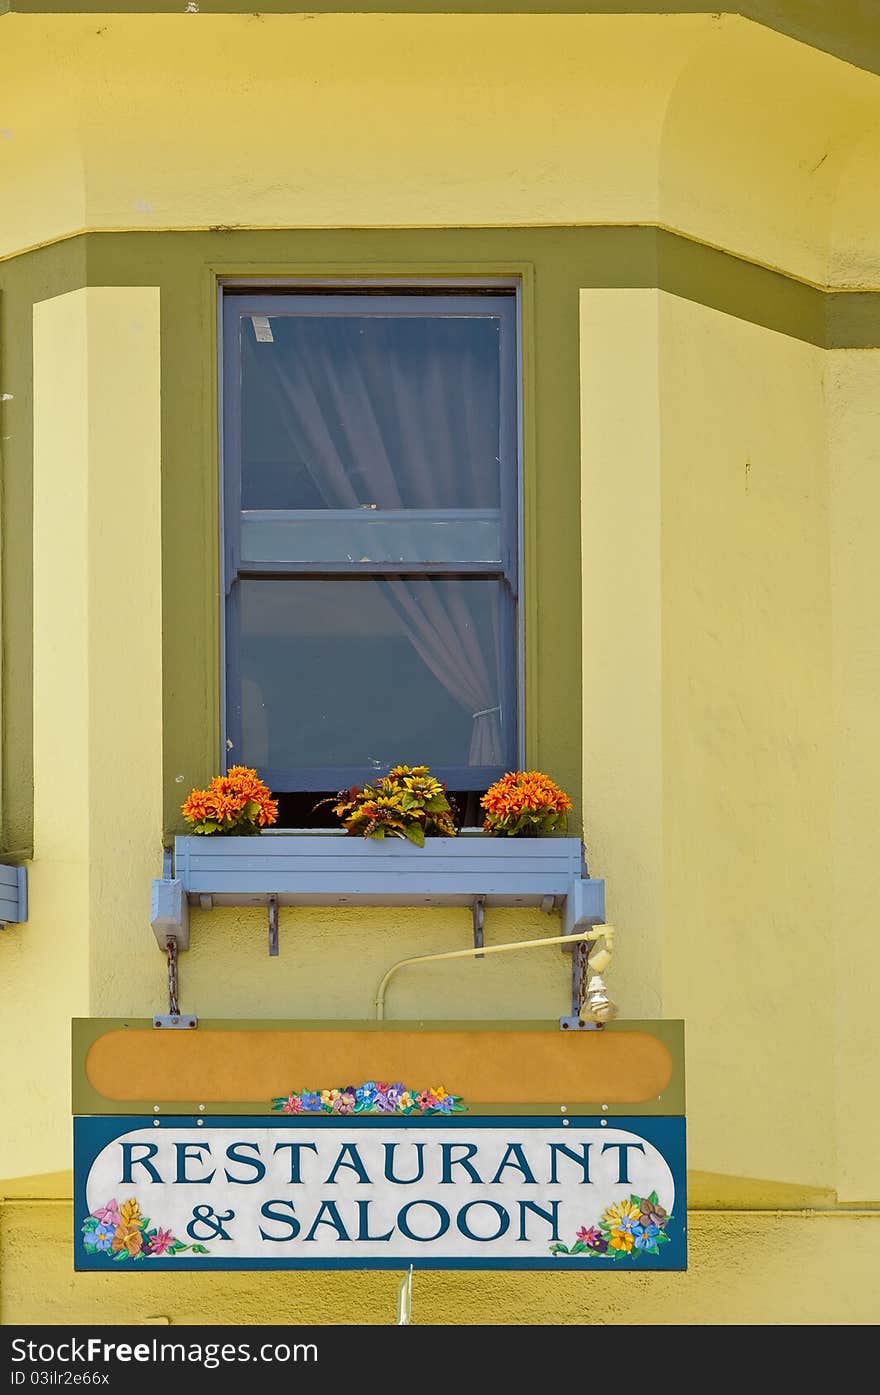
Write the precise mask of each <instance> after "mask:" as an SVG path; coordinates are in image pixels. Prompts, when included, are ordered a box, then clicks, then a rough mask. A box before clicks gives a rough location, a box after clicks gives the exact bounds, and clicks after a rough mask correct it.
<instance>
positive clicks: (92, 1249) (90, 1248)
mask: <svg viewBox="0 0 880 1395" xmlns="http://www.w3.org/2000/svg"><path fill="white" fill-rule="evenodd" d="M83 1249H84V1250H85V1252H86V1254H87V1255H96V1254H97V1253H98V1247H97V1245H90V1244H89V1243H88V1242H87V1241H83Z"/></svg>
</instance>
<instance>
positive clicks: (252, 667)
mask: <svg viewBox="0 0 880 1395" xmlns="http://www.w3.org/2000/svg"><path fill="white" fill-rule="evenodd" d="M235 597H236V599H235V604H234V606H233V608H232V612H231V626H230V646H231V648H232V649H233V650H234V651H235V654H236V656H237V663H238V672H239V674H240V681H239V682H238V683H237V684H236V687H235V688H234V689H233V691H232V692H231V693H230V705H231V709H232V710H231V712H230V717H231V719H232V720H231V724H230V725H231V730H232V732H233V733H237V736H236V738H235V740H236V745H235V746H234V749H232V750H231V751H230V752H229V760H230V762H243V763H244V764H246V765H254V766H257V767H258V768H259V769H260V770H261V771H263V772H266V773H268V775H269V777H270V781H271V783H272V784H273V785H274V787H275V788H277V789H284V788H292V789H296V788H310V787H311V788H317V789H320V788H327V787H328V786H327V783H326V782H325V783H323V784H322V783H320V782H319V781H318V782H315V783H312V784H311V785H309V784H308V783H305V784H297V780H296V778H291V779H290V780H289V781H288V782H286V783H285V775H284V772H295V771H303V770H309V771H314V770H316V769H317V768H319V767H326V768H330V769H331V770H332V769H333V768H340V769H342V768H346V767H354V768H357V769H360V770H364V771H365V773H367V772H368V771H369V769H370V768H372V769H373V770H375V771H376V772H381V771H382V770H383V769H386V768H387V767H388V766H389V765H390V764H394V763H396V762H398V761H403V762H406V763H407V764H418V763H427V764H429V765H431V766H432V767H435V768H438V767H443V766H446V767H451V766H458V767H464V766H468V767H477V766H480V767H488V766H495V767H498V766H502V767H503V766H511V765H512V764H513V763H514V750H515V747H514V731H515V714H514V712H513V711H512V710H511V707H510V704H511V703H512V697H510V696H508V691H510V692H511V693H512V684H507V683H505V681H504V678H503V676H502V675H504V673H505V672H506V671H507V670H508V669H509V668H510V667H511V665H510V662H509V657H508V656H509V655H510V654H511V653H512V652H513V607H512V605H511V603H510V601H509V594H508V592H507V590H506V588H505V587H504V586H503V584H502V583H501V582H497V581H484V580H474V581H471V580H456V581H445V580H444V581H434V580H425V579H419V580H415V581H412V580H401V579H392V580H386V579H384V578H377V579H367V578H360V577H358V578H357V579H355V580H351V581H338V580H336V581H333V580H316V581H311V580H279V581H275V580H272V581H263V580H260V581H242V582H240V583H239V585H238V586H237V587H236V588H235ZM332 783H333V781H332V779H331V780H330V784H331V785H332Z"/></svg>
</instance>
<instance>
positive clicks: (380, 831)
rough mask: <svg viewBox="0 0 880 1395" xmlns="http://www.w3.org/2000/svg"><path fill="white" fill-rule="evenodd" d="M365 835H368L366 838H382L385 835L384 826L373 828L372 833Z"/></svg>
mask: <svg viewBox="0 0 880 1395" xmlns="http://www.w3.org/2000/svg"><path fill="white" fill-rule="evenodd" d="M367 837H368V838H376V839H382V838H384V837H385V829H384V828H374V829H373V831H372V833H368V834H367Z"/></svg>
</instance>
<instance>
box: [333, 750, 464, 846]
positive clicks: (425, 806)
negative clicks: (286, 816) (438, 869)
mask: <svg viewBox="0 0 880 1395" xmlns="http://www.w3.org/2000/svg"><path fill="white" fill-rule="evenodd" d="M322 802H323V801H322ZM330 802H332V801H330ZM333 812H334V814H335V815H336V816H337V818H339V819H341V820H342V823H343V826H344V827H345V828H346V829H347V830H348V832H349V833H351V834H357V833H361V834H363V836H364V837H365V838H386V837H387V838H408V839H409V841H410V842H411V843H415V845H416V847H419V848H422V847H424V845H425V837H426V836H427V835H430V834H434V835H435V836H437V837H447V838H451V837H453V836H454V834H455V831H456V829H455V824H454V822H453V815H452V806H451V805H450V803H449V800H448V799H447V797H446V786H445V785H444V784H442V783H441V782H440V781H439V780H435V779H434V777H433V775H431V774H430V773H429V771H428V767H427V766H426V765H413V766H409V765H395V767H394V769H393V770H390V771H389V772H388V774H387V775H382V776H381V777H380V778H379V779H378V780H374V781H373V783H372V784H370V785H364V787H363V789H359V788H358V786H357V785H353V786H352V788H351V789H350V790H340V792H339V794H338V795H337V796H336V804H335V805H334V808H333Z"/></svg>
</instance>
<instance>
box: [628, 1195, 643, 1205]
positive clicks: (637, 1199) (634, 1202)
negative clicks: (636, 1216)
mask: <svg viewBox="0 0 880 1395" xmlns="http://www.w3.org/2000/svg"><path fill="white" fill-rule="evenodd" d="M630 1204H631V1205H632V1206H641V1204H642V1198H641V1197H640V1196H632V1195H630Z"/></svg>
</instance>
